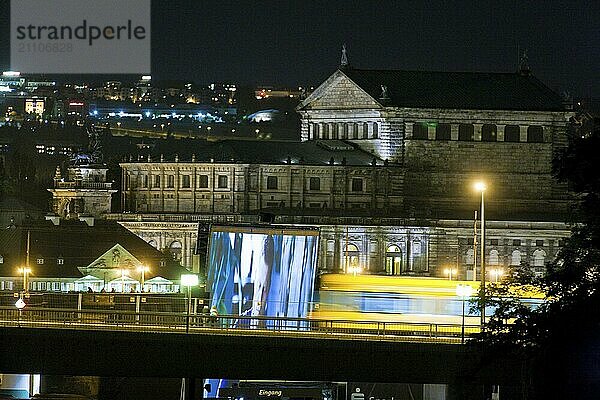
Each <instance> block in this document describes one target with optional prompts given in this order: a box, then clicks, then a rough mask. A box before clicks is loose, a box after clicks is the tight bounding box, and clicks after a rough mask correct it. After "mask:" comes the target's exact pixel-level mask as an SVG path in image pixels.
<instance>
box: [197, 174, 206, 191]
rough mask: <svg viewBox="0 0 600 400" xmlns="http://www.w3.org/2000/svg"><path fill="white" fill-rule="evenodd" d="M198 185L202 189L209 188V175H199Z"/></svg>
mask: <svg viewBox="0 0 600 400" xmlns="http://www.w3.org/2000/svg"><path fill="white" fill-rule="evenodd" d="M198 187H199V188H200V189H206V188H208V175H198Z"/></svg>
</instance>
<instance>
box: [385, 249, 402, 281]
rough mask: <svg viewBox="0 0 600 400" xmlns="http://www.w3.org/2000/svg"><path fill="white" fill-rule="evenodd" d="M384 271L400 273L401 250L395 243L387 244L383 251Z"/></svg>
mask: <svg viewBox="0 0 600 400" xmlns="http://www.w3.org/2000/svg"><path fill="white" fill-rule="evenodd" d="M385 272H386V274H388V275H400V273H401V272H402V251H401V250H400V247H398V246H396V245H395V244H393V245H391V246H389V247H388V248H387V251H386V253H385Z"/></svg>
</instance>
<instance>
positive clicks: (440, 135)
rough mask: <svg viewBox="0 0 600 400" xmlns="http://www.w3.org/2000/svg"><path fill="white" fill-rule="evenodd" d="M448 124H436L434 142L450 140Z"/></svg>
mask: <svg viewBox="0 0 600 400" xmlns="http://www.w3.org/2000/svg"><path fill="white" fill-rule="evenodd" d="M451 132H452V129H451V127H450V124H437V126H436V127H435V140H450V139H451V138H452V134H451Z"/></svg>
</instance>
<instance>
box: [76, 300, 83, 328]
mask: <svg viewBox="0 0 600 400" xmlns="http://www.w3.org/2000/svg"><path fill="white" fill-rule="evenodd" d="M82 303H83V293H78V294H77V311H81V309H82ZM77 321H79V322H81V313H80V312H78V313H77Z"/></svg>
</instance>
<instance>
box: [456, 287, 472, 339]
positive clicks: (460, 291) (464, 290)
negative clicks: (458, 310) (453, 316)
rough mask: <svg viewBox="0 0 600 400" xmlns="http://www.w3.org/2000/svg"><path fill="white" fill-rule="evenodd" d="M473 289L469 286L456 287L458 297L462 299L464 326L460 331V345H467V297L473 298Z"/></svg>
mask: <svg viewBox="0 0 600 400" xmlns="http://www.w3.org/2000/svg"><path fill="white" fill-rule="evenodd" d="M472 293H473V288H472V287H471V286H469V285H462V284H461V285H458V286H456V295H457V296H459V297H460V298H461V302H462V324H461V331H460V343H461V344H465V297H471V294H472Z"/></svg>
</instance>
